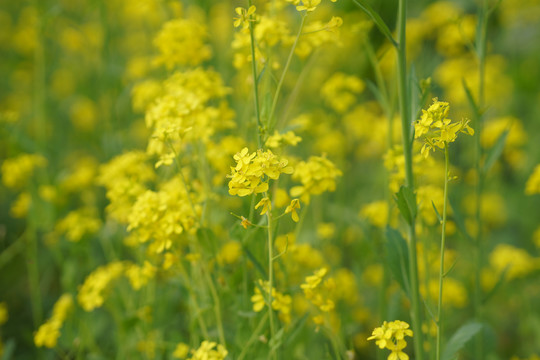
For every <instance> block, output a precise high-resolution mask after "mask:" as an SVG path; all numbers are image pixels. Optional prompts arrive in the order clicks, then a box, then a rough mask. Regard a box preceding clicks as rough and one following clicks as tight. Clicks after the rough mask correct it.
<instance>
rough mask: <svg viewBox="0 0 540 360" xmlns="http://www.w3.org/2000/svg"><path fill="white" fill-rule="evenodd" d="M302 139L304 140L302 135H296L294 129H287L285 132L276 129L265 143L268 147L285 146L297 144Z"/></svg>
mask: <svg viewBox="0 0 540 360" xmlns="http://www.w3.org/2000/svg"><path fill="white" fill-rule="evenodd" d="M300 141H302V138H301V137H300V136H296V135H295V133H294V132H292V131H287V132H286V133H284V134H280V133H279V132H277V131H275V132H274V135H271V136H269V137H268V139H267V140H266V142H265V145H266V147H269V148H272V149H274V148H279V147H283V146H285V145H292V146H296V145H297V144H298V143H299V142H300Z"/></svg>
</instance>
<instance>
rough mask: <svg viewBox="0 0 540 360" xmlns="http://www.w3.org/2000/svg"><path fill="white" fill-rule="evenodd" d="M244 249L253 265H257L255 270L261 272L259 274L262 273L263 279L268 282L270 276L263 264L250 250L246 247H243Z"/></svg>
mask: <svg viewBox="0 0 540 360" xmlns="http://www.w3.org/2000/svg"><path fill="white" fill-rule="evenodd" d="M242 249H243V250H244V253H245V254H246V255H247V257H248V258H249V260H251V262H252V263H253V265H255V268H256V269H257V270H259V272H260V273H261V277H262V278H263V279H264V280H267V277H268V274H267V273H266V271H265V270H264V267H263V266H262V265H261V263H260V262H259V261H258V260H257V258H256V257H255V255H253V253H252V252H251V251H249V249H248V248H247V247H246V246H242Z"/></svg>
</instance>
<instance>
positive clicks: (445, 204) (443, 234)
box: [435, 142, 450, 360]
mask: <svg viewBox="0 0 540 360" xmlns="http://www.w3.org/2000/svg"><path fill="white" fill-rule="evenodd" d="M449 163H450V160H449V155H448V143H446V142H445V144H444V174H445V175H444V195H443V196H444V202H443V213H442V230H441V257H440V265H439V266H440V268H439V300H438V304H437V345H436V357H435V359H436V360H440V359H441V345H442V332H443V329H442V326H443V321H442V320H443V316H442V299H443V282H444V277H445V274H444V249H445V242H446V213H447V207H448V178H449V174H448V171H449V170H448V168H449Z"/></svg>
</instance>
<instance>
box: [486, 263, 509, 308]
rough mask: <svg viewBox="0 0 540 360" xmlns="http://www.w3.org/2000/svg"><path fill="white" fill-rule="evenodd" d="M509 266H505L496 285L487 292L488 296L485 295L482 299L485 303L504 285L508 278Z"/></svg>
mask: <svg viewBox="0 0 540 360" xmlns="http://www.w3.org/2000/svg"><path fill="white" fill-rule="evenodd" d="M508 268H509V266H507V267H505V268H504V270H503V271H502V272H501V274H500V275H499V279H498V280H497V282H496V283H495V285H494V286H493V288H491V290H490V291H489V292H488V293H487V294H486V296H485V297H484V299H482V303H483V304H485V303H487V301H488V300H489V299H490V298H491V297H492V296H493V295H495V293H496V292H497V290H499V288H500V287H501V286H502V284H504V281H505V280H506V273H507V272H508Z"/></svg>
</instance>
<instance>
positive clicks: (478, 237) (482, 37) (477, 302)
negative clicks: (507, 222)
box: [473, 0, 488, 360]
mask: <svg viewBox="0 0 540 360" xmlns="http://www.w3.org/2000/svg"><path fill="white" fill-rule="evenodd" d="M479 15H480V16H479V21H480V24H479V26H478V30H479V31H480V34H479V36H478V38H477V44H476V51H477V56H478V77H479V79H478V100H477V101H478V106H477V108H478V112H477V113H476V114H475V122H476V123H475V127H474V128H475V132H476V134H475V135H476V136H475V167H476V189H475V192H476V208H475V222H476V227H477V230H476V234H475V239H474V240H475V241H474V245H475V252H474V256H475V261H474V264H475V271H474V300H473V304H474V317H475V319H476V320H477V321H481V311H482V288H481V286H480V276H481V272H482V265H483V256H482V254H483V246H482V214H481V208H482V193H483V188H484V175H485V174H484V172H483V170H482V166H481V165H482V164H481V160H482V147H481V144H480V138H481V135H482V127H483V114H482V112H483V109H484V106H485V90H484V84H485V68H486V50H487V23H488V2H487V0H483V4H482V8H481V9H480V14H479ZM483 342H484V340H483V336H482V332H481V331H480V332H479V333H478V335H477V336H476V338H475V344H474V351H475V359H477V360H483V359H484V349H483V347H484V346H483Z"/></svg>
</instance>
